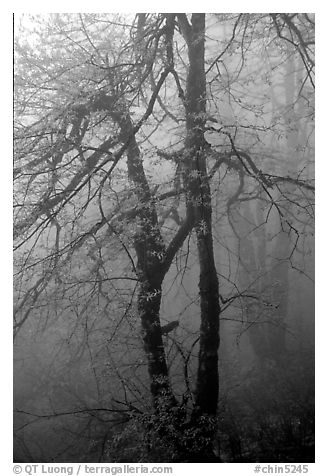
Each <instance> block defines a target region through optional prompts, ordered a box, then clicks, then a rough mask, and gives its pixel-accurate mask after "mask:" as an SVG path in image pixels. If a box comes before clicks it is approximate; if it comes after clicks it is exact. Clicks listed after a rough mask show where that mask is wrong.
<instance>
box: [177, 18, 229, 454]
mask: <svg viewBox="0 0 328 476" xmlns="http://www.w3.org/2000/svg"><path fill="white" fill-rule="evenodd" d="M178 19H179V25H180V29H181V31H182V33H183V35H184V38H185V40H186V42H187V46H188V56H189V70H188V76H187V84H186V99H185V109H186V133H187V134H186V140H185V154H184V168H185V188H186V190H187V197H186V200H187V213H188V214H189V216H192V219H193V220H194V224H195V229H196V237H197V249H198V256H199V266H200V275H199V294H200V314H201V315H200V318H201V324H200V339H199V361H198V371H197V382H196V389H195V408H194V410H193V415H192V425H194V427H195V428H196V429H197V431H198V434H199V439H198V445H197V448H194V450H193V456H192V460H193V461H209V460H213V448H212V441H213V437H214V434H215V431H216V424H215V423H214V421H215V417H216V414H217V404H218V394H219V375H218V348H219V316H220V304H219V283H218V278H217V273H216V267H215V259H214V251H213V237H212V204H211V190H210V185H209V178H208V174H207V169H206V140H205V137H204V130H205V122H206V78H205V66H204V62H205V14H203V13H194V14H192V17H191V23H189V21H188V19H187V17H186V15H184V14H179V15H178ZM205 422H206V423H205ZM204 423H205V424H204Z"/></svg>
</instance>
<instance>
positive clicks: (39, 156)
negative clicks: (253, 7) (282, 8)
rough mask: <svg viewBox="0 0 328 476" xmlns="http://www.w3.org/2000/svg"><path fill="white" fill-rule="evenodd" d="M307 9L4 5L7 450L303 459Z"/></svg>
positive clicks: (48, 457) (309, 224)
mask: <svg viewBox="0 0 328 476" xmlns="http://www.w3.org/2000/svg"><path fill="white" fill-rule="evenodd" d="M314 30H315V18H314V14H312V13H272V14H269V13H263V14H261V13H238V14H237V13H190V14H189V13H137V14H132V13H131V14H123V13H122V14H117V13H115V14H114V13H51V14H50V13H43V14H19V15H15V21H14V36H15V40H14V43H15V44H14V138H13V140H14V199H13V204H14V211H13V213H14V218H13V221H14V230H13V232H14V263H13V266H14V271H13V273H14V312H13V315H14V322H13V336H14V344H13V346H14V375H13V378H14V439H13V459H14V462H23V463H24V462H25V463H34V462H44V463H51V462H54V463H65V462H76V463H78V462H89V463H97V462H98V463H106V462H109V463H113V462H117V463H122V462H131V463H138V462H145V463H147V462H149V463H156V462H171V463H182V462H188V463H192V462H199V463H210V462H212V463H213V462H216V463H236V462H239V463H242V462H290V463H311V462H314V192H315V188H314V187H315V183H314V145H315V144H314V107H315V106H314V89H315V85H314V72H315V57H314V44H315V32H314Z"/></svg>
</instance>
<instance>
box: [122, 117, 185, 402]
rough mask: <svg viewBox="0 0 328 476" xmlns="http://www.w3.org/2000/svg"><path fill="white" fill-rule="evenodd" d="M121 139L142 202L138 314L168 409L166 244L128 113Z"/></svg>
mask: <svg viewBox="0 0 328 476" xmlns="http://www.w3.org/2000/svg"><path fill="white" fill-rule="evenodd" d="M118 123H119V125H120V128H121V137H122V140H123V141H124V142H128V147H127V166H128V177H129V180H130V181H131V182H132V183H133V185H134V188H135V191H136V194H137V198H138V201H139V210H138V216H137V231H136V232H135V237H134V247H135V251H136V254H137V260H138V261H137V273H138V277H139V281H140V289H139V295H138V312H139V316H140V319H141V325H142V332H143V342H144V350H145V353H146V355H147V360H148V373H149V377H150V389H151V395H152V399H153V404H154V408H155V409H157V408H159V407H161V409H163V405H164V406H167V407H168V408H169V407H171V406H172V405H174V404H175V403H176V400H175V398H174V396H173V393H172V390H171V386H170V383H169V374H168V368H167V363H166V356H165V350H164V344H163V338H162V332H161V323H160V314H159V311H160V305H161V298H162V282H163V279H164V276H165V271H164V269H163V257H164V256H165V251H166V250H165V245H164V242H163V239H162V236H161V232H160V228H159V225H158V217H157V212H156V208H155V204H154V200H153V197H152V194H151V191H150V188H149V184H148V181H147V178H146V175H145V171H144V168H143V163H142V159H141V156H140V150H139V147H138V144H137V141H136V139H135V136H134V134H133V125H132V121H131V118H130V115H129V114H128V112H127V111H122V113H121V114H120V115H119V120H118Z"/></svg>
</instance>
